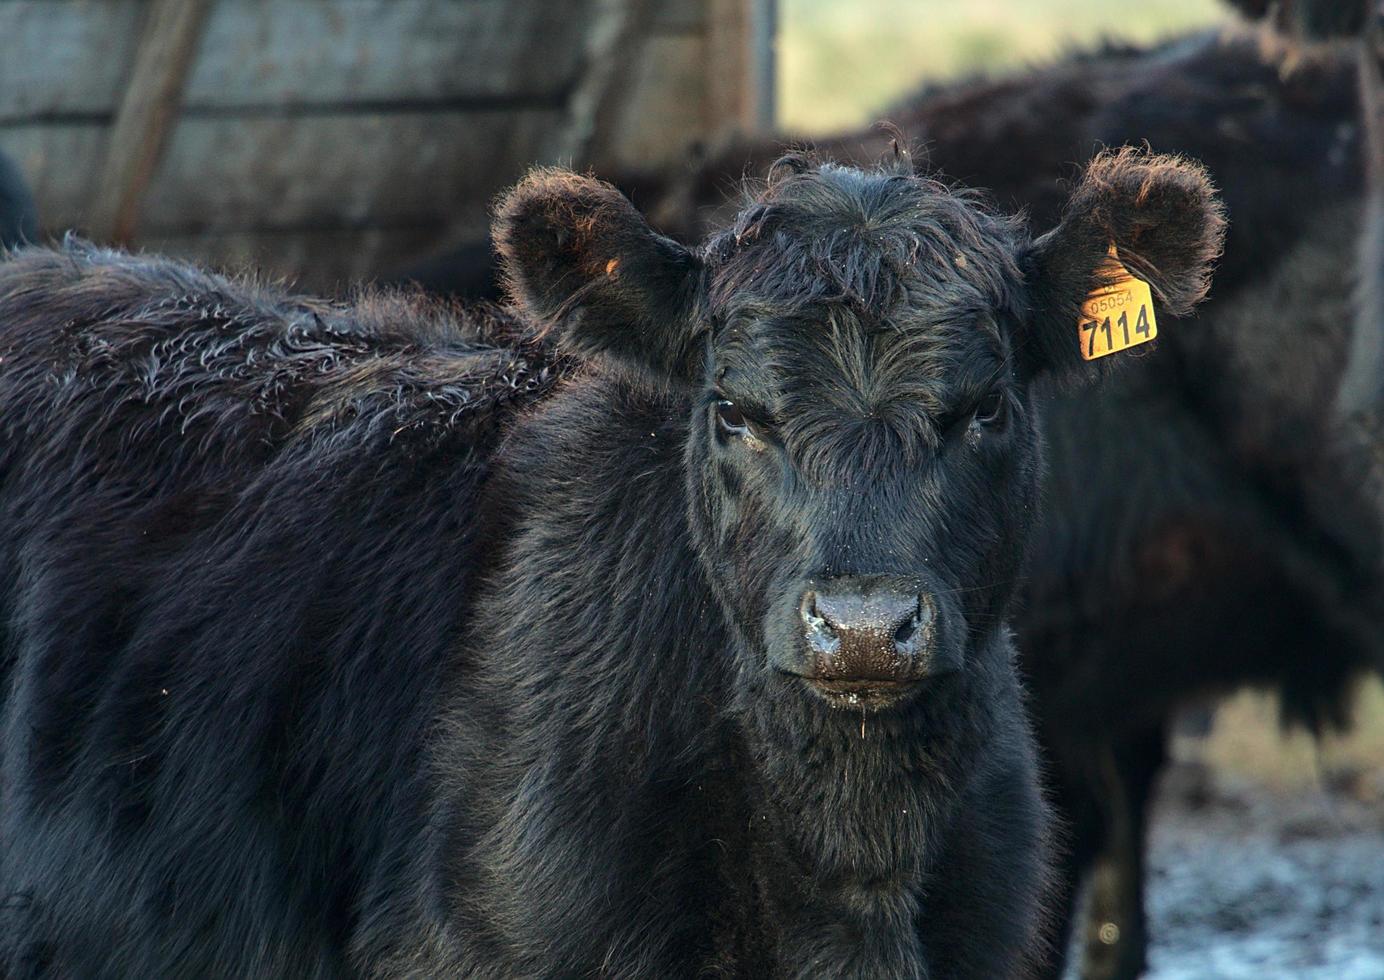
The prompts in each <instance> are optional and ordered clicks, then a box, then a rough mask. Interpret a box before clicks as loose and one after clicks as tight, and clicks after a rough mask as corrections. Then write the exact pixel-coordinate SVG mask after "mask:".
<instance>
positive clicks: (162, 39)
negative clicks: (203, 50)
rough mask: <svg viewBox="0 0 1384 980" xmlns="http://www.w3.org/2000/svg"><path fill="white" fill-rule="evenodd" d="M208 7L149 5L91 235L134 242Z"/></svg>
mask: <svg viewBox="0 0 1384 980" xmlns="http://www.w3.org/2000/svg"><path fill="white" fill-rule="evenodd" d="M211 3H212V0H152V2H151V3H150V5H149V12H148V16H147V17H146V19H145V22H144V25H143V27H142V28H141V32H140V39H139V47H138V49H137V50H136V54H135V63H134V67H133V68H132V69H131V71H130V80H129V82H128V83H127V84H126V86H125V94H124V96H123V97H122V99H121V102H120V109H119V110H118V111H117V112H116V114H115V121H114V122H113V123H112V124H111V128H110V132H109V133H108V134H107V137H106V156H105V164H104V165H103V166H102V168H101V179H100V182H99V183H98V185H97V192H96V197H95V199H94V201H93V202H92V212H93V213H92V215H91V218H90V225H91V229H92V234H93V235H95V237H97V238H99V239H101V240H103V241H113V242H120V243H122V244H128V243H129V242H130V241H131V240H132V239H133V238H134V232H135V224H136V222H137V221H138V219H139V202H140V199H141V198H142V197H143V196H144V191H145V189H146V188H147V187H148V186H149V180H150V178H152V177H153V176H154V168H155V167H156V166H158V162H159V158H160V157H162V156H163V151H164V148H165V147H166V146H167V145H168V136H169V134H170V132H171V131H172V129H173V127H174V126H175V125H176V124H177V116H178V108H179V106H180V105H181V104H182V100H183V86H184V84H185V83H186V81H187V73H188V70H189V69H190V68H191V67H192V60H193V58H195V57H196V55H197V49H198V47H200V45H201V40H202V27H203V26H204V25H205V23H206V19H207V14H208V12H209V11H210V10H211Z"/></svg>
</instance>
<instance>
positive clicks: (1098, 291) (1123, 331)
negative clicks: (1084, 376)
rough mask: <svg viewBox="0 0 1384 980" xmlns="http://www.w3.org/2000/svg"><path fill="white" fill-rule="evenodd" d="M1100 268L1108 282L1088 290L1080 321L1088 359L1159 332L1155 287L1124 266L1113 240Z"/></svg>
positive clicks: (1080, 341)
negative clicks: (1154, 308)
mask: <svg viewBox="0 0 1384 980" xmlns="http://www.w3.org/2000/svg"><path fill="white" fill-rule="evenodd" d="M1100 271H1101V272H1102V273H1103V278H1105V279H1106V281H1107V283H1108V284H1107V285H1104V286H1097V287H1096V288H1095V289H1093V290H1091V292H1090V293H1089V294H1087V296H1086V300H1085V301H1084V302H1083V303H1082V304H1081V319H1080V320H1078V321H1077V343H1078V344H1080V346H1081V356H1082V357H1083V358H1084V359H1085V360H1088V361H1094V360H1095V359H1096V358H1098V357H1105V356H1106V355H1107V354H1115V353H1117V352H1119V351H1122V350H1127V349H1128V348H1130V347H1137V346H1138V345H1139V344H1146V343H1148V342H1149V341H1150V340H1152V339H1153V338H1154V337H1157V336H1158V321H1157V320H1156V319H1155V318H1154V315H1153V290H1151V289H1149V284H1148V283H1146V282H1144V280H1142V279H1137V278H1135V277H1134V275H1133V274H1132V273H1131V272H1130V271H1129V270H1128V269H1126V268H1125V267H1124V263H1123V262H1121V261H1120V256H1119V253H1118V252H1116V251H1115V245H1114V243H1113V242H1112V243H1111V245H1110V251H1109V253H1108V254H1107V256H1106V258H1105V259H1104V260H1103V261H1102V263H1101V270H1100Z"/></svg>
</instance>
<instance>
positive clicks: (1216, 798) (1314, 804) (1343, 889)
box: [1147, 763, 1384, 980]
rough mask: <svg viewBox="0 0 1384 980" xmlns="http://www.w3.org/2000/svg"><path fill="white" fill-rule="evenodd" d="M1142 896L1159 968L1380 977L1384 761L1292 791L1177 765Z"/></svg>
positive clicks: (1154, 972)
mask: <svg viewBox="0 0 1384 980" xmlns="http://www.w3.org/2000/svg"><path fill="white" fill-rule="evenodd" d="M1147 900H1148V906H1149V913H1150V916H1151V923H1150V925H1151V935H1152V948H1151V950H1150V962H1149V966H1150V971H1149V974H1148V976H1149V977H1150V978H1152V980H1239V978H1245V980H1272V978H1280V977H1282V978H1293V980H1384V773H1380V772H1379V771H1370V770H1361V771H1359V772H1356V773H1353V774H1351V775H1350V777H1349V778H1344V779H1341V778H1338V779H1334V780H1331V779H1327V780H1319V781H1317V782H1316V783H1315V784H1313V785H1309V786H1306V787H1301V786H1300V787H1297V788H1295V789H1293V790H1291V791H1285V790H1284V789H1283V788H1282V787H1278V788H1270V787H1266V786H1264V785H1262V784H1258V783H1255V782H1252V781H1249V780H1243V779H1236V778H1234V777H1227V776H1226V774H1224V773H1218V772H1216V771H1215V770H1214V769H1210V768H1208V767H1206V766H1202V765H1198V764H1194V763H1181V764H1178V765H1176V766H1174V767H1173V768H1172V769H1171V770H1170V771H1169V773H1168V774H1167V776H1166V777H1165V778H1164V780H1163V782H1162V786H1161V790H1160V794H1159V802H1158V807H1157V814H1156V817H1155V823H1154V828H1153V834H1152V848H1151V874H1150V878H1149V883H1148V893H1147Z"/></svg>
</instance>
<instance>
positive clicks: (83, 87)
mask: <svg viewBox="0 0 1384 980" xmlns="http://www.w3.org/2000/svg"><path fill="white" fill-rule="evenodd" d="M152 6H153V3H152V2H151V0H0V149H3V150H4V151H5V152H7V153H9V154H11V155H12V156H13V157H14V158H15V159H16V160H17V162H18V163H19V164H20V166H21V168H22V169H23V170H24V172H25V173H26V174H27V175H28V176H29V178H30V180H31V182H32V183H33V186H34V191H35V196H36V198H37V200H38V202H39V207H40V211H41V215H42V218H43V221H44V224H45V226H46V227H47V228H48V229H49V230H50V231H59V230H63V229H66V228H73V227H75V228H78V229H83V230H86V231H88V232H90V231H91V230H92V229H91V228H90V227H89V224H90V222H91V221H92V220H93V217H94V216H96V215H97V214H98V213H99V211H100V207H99V204H100V202H99V201H98V200H97V196H98V195H99V194H101V193H102V185H103V168H104V167H106V166H107V164H108V153H109V150H110V147H111V145H112V142H113V141H112V138H111V132H112V122H113V120H115V119H116V118H117V115H118V113H119V110H120V108H121V100H122V95H123V94H124V93H125V92H126V90H127V86H128V85H129V80H130V77H131V73H132V70H133V69H132V66H133V65H134V63H135V61H136V55H137V51H138V50H139V44H140V38H141V34H142V32H145V37H146V41H147V23H146V22H147V21H148V20H149V19H150V13H149V11H150V8H151V7H152ZM766 9H768V0H213V2H212V4H211V7H210V10H209V13H208V14H207V16H206V18H205V22H204V24H203V25H202V26H201V27H200V31H201V36H200V39H199V41H198V43H197V44H196V51H195V55H194V56H193V57H192V60H191V66H190V68H189V69H188V71H187V73H186V80H185V83H184V84H183V85H182V87H181V93H180V94H181V111H180V113H178V115H177V116H176V119H175V121H174V125H173V126H172V127H170V128H169V130H168V133H167V139H166V144H164V148H163V149H162V152H161V153H160V154H159V155H158V158H157V162H156V164H155V166H154V167H153V170H152V173H151V175H150V176H149V179H148V185H147V188H145V189H144V191H143V193H142V194H140V195H139V207H138V214H137V222H136V224H135V232H134V236H133V241H134V243H135V244H136V245H138V246H139V247H144V248H149V249H154V250H158V251H165V252H170V253H174V254H180V255H187V256H191V257H194V258H197V259H199V260H202V261H208V262H211V263H214V264H219V265H225V266H229V267H242V266H246V265H254V266H258V267H261V268H263V269H266V270H268V271H270V272H272V273H276V274H282V275H288V276H292V277H295V278H298V279H300V280H301V281H302V282H303V283H304V284H305V285H308V286H311V287H313V288H318V289H322V288H333V287H334V286H336V285H340V284H342V283H345V282H347V281H350V280H355V279H360V278H363V277H368V276H372V275H376V274H380V273H382V272H387V271H388V270H389V269H390V268H391V267H397V266H400V265H403V264H405V263H407V262H408V261H409V260H410V259H413V258H416V257H418V256H420V255H423V254H426V253H428V252H430V251H431V250H433V249H436V248H438V247H439V246H441V245H444V244H445V243H447V242H448V241H450V240H454V239H456V238H459V237H464V236H466V235H470V234H474V233H475V232H476V231H477V230H478V229H479V228H482V227H483V226H484V223H485V215H486V210H487V207H488V205H489V202H490V200H491V199H492V198H493V196H494V194H495V193H496V192H497V191H498V190H500V189H501V188H502V187H503V186H505V185H506V184H508V183H509V182H511V181H512V180H514V179H515V177H517V176H518V174H520V173H521V172H522V171H523V169H525V167H527V166H528V165H530V164H532V163H534V162H563V163H573V162H575V163H576V164H578V165H584V164H586V163H589V162H598V163H601V164H604V165H616V164H619V163H626V162H630V161H635V162H640V161H642V162H656V161H658V160H664V159H668V158H670V157H672V156H674V155H676V154H678V153H681V152H684V150H685V147H686V145H687V144H688V143H689V142H690V141H695V140H703V139H707V138H712V137H714V136H717V135H720V134H722V133H724V132H725V131H727V130H728V129H733V128H739V127H747V126H753V125H758V124H760V123H762V122H766V121H767V120H765V119H763V118H762V115H763V113H764V111H765V110H764V106H765V104H764V93H763V92H762V91H760V90H759V87H760V86H762V82H763V79H764V77H765V75H764V65H765V59H766V58H767V57H768V51H769V47H768V43H767V40H766V38H765V37H764V36H763V35H762V29H763V25H764V24H765V23H766V22H767V21H766V19H765V16H764V10H766ZM756 24H758V25H760V30H761V34H760V35H755V34H754V33H753V31H754V29H755V25H756ZM746 45H753V46H755V51H758V52H761V54H760V55H758V56H752V55H751V54H749V53H746V52H745V51H744V50H742V49H743V48H744V47H745V46H746ZM754 71H758V72H759V73H760V74H759V75H758V76H755V77H751V72H754ZM736 79H739V81H737V80H736ZM751 87H754V88H755V91H754V92H753V93H751V94H748V95H747V94H746V91H742V90H748V89H749V88H751ZM756 113H759V114H760V115H759V116H757V115H756ZM105 183H109V182H108V181H105Z"/></svg>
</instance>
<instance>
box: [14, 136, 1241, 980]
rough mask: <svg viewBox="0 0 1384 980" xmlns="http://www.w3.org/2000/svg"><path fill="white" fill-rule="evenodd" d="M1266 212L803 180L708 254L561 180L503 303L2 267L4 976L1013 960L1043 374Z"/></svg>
mask: <svg viewBox="0 0 1384 980" xmlns="http://www.w3.org/2000/svg"><path fill="white" fill-rule="evenodd" d="M1221 227H1222V219H1221V215H1220V212H1219V205H1218V204H1217V202H1216V200H1215V199H1214V197H1213V196H1212V193H1211V190H1210V186H1209V184H1208V182H1207V180H1206V178H1205V176H1204V175H1203V173H1202V171H1201V170H1200V169H1199V168H1198V167H1196V166H1194V165H1192V164H1189V163H1185V162H1181V161H1178V160H1174V159H1171V158H1163V157H1154V156H1149V155H1144V154H1140V153H1135V152H1132V151H1126V152H1121V153H1118V154H1112V155H1108V156H1105V157H1102V158H1100V159H1098V160H1096V161H1095V162H1093V163H1092V164H1091V165H1090V167H1089V168H1088V169H1087V172H1086V176H1085V178H1084V180H1083V181H1082V182H1081V184H1080V185H1079V186H1078V187H1077V188H1076V190H1075V192H1074V194H1073V196H1072V199H1071V202H1070V205H1069V208H1068V211H1067V214H1066V217H1065V218H1064V220H1063V221H1062V222H1061V223H1060V224H1059V225H1058V227H1057V228H1056V229H1055V230H1054V231H1052V232H1050V233H1049V234H1047V235H1045V236H1043V237H1042V238H1039V239H1037V240H1036V241H1030V240H1029V239H1028V237H1027V235H1026V234H1025V232H1024V231H1023V229H1022V226H1021V224H1020V223H1018V222H1016V221H1015V220H1013V219H1010V218H1006V217H1001V216H998V215H996V214H994V213H991V212H990V211H988V210H987V209H985V208H984V207H982V206H980V204H979V203H978V202H977V201H976V200H975V199H974V198H973V197H972V196H970V195H968V194H965V193H961V192H953V191H951V190H949V189H947V188H946V187H944V186H942V185H940V184H937V183H935V182H932V181H930V180H927V179H923V178H920V177H916V176H914V175H912V173H911V168H909V167H907V166H905V165H904V164H902V163H900V164H896V165H891V166H888V167H886V168H884V169H882V170H878V171H870V172H863V171H858V170H852V169H843V168H840V167H836V166H830V165H817V164H814V163H811V162H809V161H807V160H805V159H801V158H790V159H788V160H786V161H785V162H783V163H782V164H781V165H780V166H778V167H777V168H776V169H775V170H774V172H773V174H772V176H771V179H770V180H769V182H768V183H767V185H766V186H765V187H764V188H763V189H762V190H761V191H759V192H758V193H757V194H756V195H755V196H754V197H753V198H751V199H750V200H749V202H748V203H747V205H746V207H745V209H744V210H743V211H742V213H741V214H740V216H739V217H738V218H737V219H736V221H735V222H734V223H733V224H732V225H731V226H730V227H729V228H728V229H726V230H724V231H721V232H719V233H717V234H715V235H713V236H712V237H711V238H710V239H709V240H708V242H707V243H706V244H705V245H704V246H703V247H702V248H700V249H698V250H696V251H689V250H687V249H684V248H683V247H681V246H679V245H676V244H674V243H673V242H672V241H670V240H668V239H666V238H662V237H660V236H658V235H655V234H654V233H652V232H651V231H650V230H649V229H648V227H647V225H645V224H644V222H643V219H642V218H641V217H640V216H639V214H638V213H637V212H636V211H635V210H634V209H633V208H632V207H631V206H630V205H629V203H628V202H627V201H626V200H625V199H624V198H622V197H621V196H620V195H619V194H618V193H617V192H615V191H613V190H612V189H611V188H609V187H608V186H606V185H603V184H600V183H598V182H596V181H594V180H592V179H589V178H582V177H577V176H574V175H572V174H568V173H562V172H553V171H546V172H539V173H536V174H534V175H533V176H531V177H530V178H528V179H527V180H526V181H525V182H524V183H522V184H521V185H520V186H519V187H518V188H517V189H516V190H515V191H514V192H512V193H511V194H510V195H509V196H508V198H507V199H506V200H505V201H504V203H503V204H502V206H501V208H500V210H499V212H498V238H499V241H500V243H501V248H502V250H503V253H504V255H505V258H506V264H507V269H508V274H509V276H510V279H511V285H512V292H513V294H514V296H515V297H516V301H517V306H516V309H517V313H493V314H490V315H489V316H488V317H479V316H477V315H475V314H470V315H466V316H462V317H458V316H456V315H453V314H451V313H449V312H447V311H446V310H445V309H432V308H428V307H426V306H423V305H420V304H419V303H418V302H417V301H415V300H411V299H408V298H398V297H394V298H391V297H376V298H371V299H365V300H363V301H361V302H359V303H358V304H356V305H353V306H336V305H329V304H325V303H320V302H315V301H310V300H302V299H294V298H290V297H286V296H284V295H282V294H280V293H278V292H275V291H270V290H265V289H261V288H258V287H255V286H252V285H249V284H247V283H244V282H236V281H231V280H227V279H224V278H220V277H216V276H211V275H207V274H204V273H201V272H198V271H196V270H194V269H191V268H188V267H186V266H183V265H180V264H176V263H172V262H168V261H163V260H158V259H143V258H134V257H129V256H125V255H121V254H118V253H111V252H104V251H97V250H92V249H89V248H87V247H83V246H69V247H67V248H66V249H65V250H63V251H59V252H49V251H42V250H30V251H26V252H21V253H20V254H19V255H18V256H17V257H15V258H12V259H11V260H9V261H8V262H4V263H0V332H2V333H3V341H2V343H3V360H0V400H3V403H4V404H5V405H6V411H5V412H4V414H3V416H0V473H2V474H3V482H0V522H2V523H0V526H2V527H3V528H4V531H3V533H0V596H2V597H3V603H4V609H3V620H2V621H3V622H4V623H5V632H4V648H3V649H4V660H3V661H0V663H3V669H4V674H5V677H4V680H5V683H4V687H3V690H4V691H5V694H4V701H3V707H2V708H0V717H2V718H3V742H2V743H0V746H2V749H3V762H2V764H3V769H2V770H0V785H3V789H4V797H3V809H2V810H0V893H3V896H4V901H3V902H0V951H2V953H0V963H3V964H4V965H5V968H6V969H7V970H8V974H9V975H10V976H13V977H23V976H32V975H36V974H42V975H46V976H59V977H84V978H85V977H113V976H118V977H155V976H160V977H162V976H170V977H171V976H198V977H213V976H228V977H247V976H256V977H261V976H292V977H330V976H342V975H371V976H376V975H381V976H417V977H438V976H458V975H460V976H493V977H514V976H564V977H568V976H612V977H624V976H647V977H654V976H659V977H672V976H694V975H696V976H700V975H708V976H769V975H775V976H799V977H807V976H858V977H881V976H891V977H906V976H911V977H921V976H931V977H943V976H945V977H999V976H1006V975H1013V974H1015V973H1016V972H1017V971H1019V970H1020V969H1021V968H1022V965H1023V963H1024V961H1025V959H1026V957H1028V956H1030V955H1031V954H1032V952H1033V949H1034V943H1035V937H1036V935H1037V932H1038V930H1039V920H1040V912H1039V899H1040V893H1041V891H1042V888H1043V878H1044V875H1043V867H1044V862H1043V842H1044V838H1045V833H1046V831H1045V822H1044V816H1043V806H1042V804H1041V802H1040V798H1039V793H1038V789H1037V785H1036V778H1035V774H1034V760H1033V749H1032V744H1031V741H1030V736H1029V734H1028V730H1027V725H1026V722H1025V719H1024V713H1023V710H1022V705H1021V699H1020V694H1019V686H1018V680H1017V676H1016V673H1015V669H1014V665H1013V654H1014V650H1013V646H1012V643H1011V641H1010V638H1009V633H1008V630H1007V628H1006V626H1005V613H1006V609H1007V607H1008V604H1009V601H1010V598H1011V596H1012V593H1013V591H1014V587H1015V581H1016V575H1017V571H1018V567H1019V564H1020V561H1021V560H1022V553H1023V541H1024V538H1025V537H1026V528H1027V526H1028V524H1029V523H1030V522H1031V520H1032V516H1033V513H1034V509H1035V507H1036V498H1037V493H1038V481H1039V446H1038V438H1037V428H1036V420H1035V410H1034V405H1033V402H1032V400H1031V398H1030V396H1029V387H1030V381H1031V380H1032V379H1034V378H1036V377H1039V376H1042V375H1060V376H1067V377H1076V376H1079V375H1082V374H1084V373H1086V372H1085V371H1084V365H1083V362H1082V360H1081V358H1080V357H1079V356H1078V344H1077V310H1078V305H1079V303H1080V302H1081V301H1082V299H1083V297H1084V296H1085V294H1086V293H1087V291H1088V290H1089V289H1090V288H1092V287H1093V286H1094V285H1096V284H1098V283H1100V282H1103V281H1105V273H1104V272H1101V271H1099V270H1101V269H1102V268H1103V262H1104V256H1105V254H1106V250H1107V247H1108V246H1109V245H1111V244H1114V245H1116V246H1117V247H1118V250H1119V253H1120V255H1121V257H1122V259H1123V261H1124V262H1125V263H1126V265H1127V266H1128V267H1129V268H1131V269H1132V270H1134V271H1136V272H1137V273H1139V274H1140V275H1141V276H1143V277H1145V278H1146V279H1147V280H1148V281H1149V282H1150V283H1151V284H1152V287H1153V289H1154V292H1155V294H1156V296H1157V297H1158V298H1159V299H1160V300H1161V302H1162V303H1163V308H1164V311H1165V312H1171V313H1181V312H1185V311H1186V310H1187V309H1188V308H1189V307H1191V306H1192V305H1193V304H1194V303H1196V302H1197V301H1198V300H1199V299H1200V298H1201V297H1202V295H1203V294H1204V292H1205V290H1206V287H1207V276H1208V271H1209V263H1210V261H1211V260H1212V258H1213V257H1214V255H1215V254H1216V252H1217V250H1218V247H1219V244H1220V234H1221ZM535 327H541V328H542V331H544V332H543V333H542V335H541V336H540V334H539V333H535V332H534V328H535ZM1165 329H1167V326H1166V324H1165ZM545 338H555V340H556V347H557V352H556V353H554V351H553V350H552V349H550V348H549V346H548V340H547V339H545Z"/></svg>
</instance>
